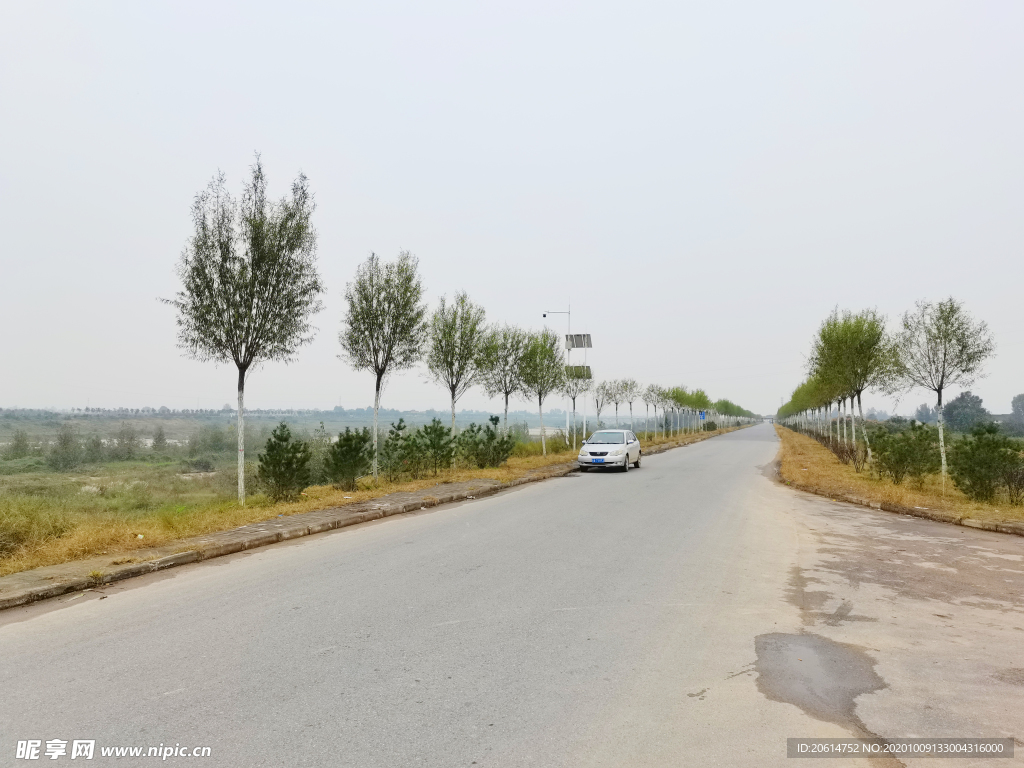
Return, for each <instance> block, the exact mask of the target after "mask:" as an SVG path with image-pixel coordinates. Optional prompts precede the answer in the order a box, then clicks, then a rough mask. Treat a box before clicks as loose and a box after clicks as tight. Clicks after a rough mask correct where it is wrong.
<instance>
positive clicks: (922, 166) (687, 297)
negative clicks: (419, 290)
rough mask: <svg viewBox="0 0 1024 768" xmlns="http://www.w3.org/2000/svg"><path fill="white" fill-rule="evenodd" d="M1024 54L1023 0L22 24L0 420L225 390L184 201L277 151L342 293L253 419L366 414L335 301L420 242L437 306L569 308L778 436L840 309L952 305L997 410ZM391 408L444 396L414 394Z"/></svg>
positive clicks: (15, 29) (666, 378) (403, 392)
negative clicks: (185, 297) (187, 317)
mask: <svg viewBox="0 0 1024 768" xmlns="http://www.w3.org/2000/svg"><path fill="white" fill-rule="evenodd" d="M1022 41H1024V4H1021V3H1020V2H1000V3H996V2H971V3H966V2H956V3H942V2H934V1H932V0H929V1H928V2H919V3H911V2H898V3H893V2H884V3H883V2H877V3H870V2H863V1H861V0H858V2H849V3H842V2H828V3H822V2H807V3H785V2H783V3H753V2H751V3H694V4H686V3H680V2H665V3H643V2H632V3H617V4H610V3H601V2H594V0H590V1H589V2H578V3H558V2H551V0H545V2H524V0H517V1H516V2H507V3H481V2H464V3H455V2H444V1H443V0H435V2H431V3H413V2H406V3H402V2H380V1H379V0H378V1H377V2H373V3H324V4H322V5H314V4H302V3H296V2H289V3H280V2H278V3H273V4H269V3H268V4H263V5H260V4H256V3H238V4H229V3H216V2H203V3H186V2H180V1H178V2H173V3H162V4H160V3H127V2H126V3H120V4H111V3H101V2H88V3H70V2H65V3H61V2H51V3H15V2H9V3H4V4H3V7H2V9H0V105H2V107H0V109H2V118H0V138H2V142H3V151H2V152H0V231H2V232H3V248H2V251H0V254H2V255H0V329H2V336H0V351H2V361H3V362H2V369H0V370H2V375H0V406H5V407H10V406H15V405H17V406H22V407H42V406H55V407H70V406H77V407H84V406H86V405H87V404H91V405H93V406H118V405H124V406H133V407H139V406H145V405H151V406H154V407H155V406H160V405H167V406H168V407H171V408H195V407H197V406H199V407H204V408H209V407H219V406H220V405H222V404H223V403H226V402H233V398H234V386H235V373H234V369H233V367H232V368H230V369H229V368H227V367H224V366H221V367H219V368H218V367H216V366H214V365H212V364H200V363H196V362H193V361H190V360H187V359H185V358H184V357H182V355H181V354H180V352H179V351H178V350H177V349H176V347H175V329H174V316H173V312H172V310H171V309H170V308H169V307H167V306H165V305H163V304H160V303H159V302H158V300H157V299H158V297H168V296H171V295H172V294H173V293H174V291H175V290H176V286H177V282H176V277H175V272H174V267H175V262H176V260H177V259H178V257H179V254H180V253H181V250H182V248H183V246H184V244H185V242H186V240H187V238H188V236H189V231H190V218H189V206H190V204H191V202H192V199H193V196H194V195H195V194H196V193H197V192H198V191H199V190H201V189H202V188H203V187H204V186H205V185H206V183H207V182H208V181H209V179H210V178H211V176H212V175H213V174H214V173H215V172H216V171H217V170H218V169H222V170H223V171H224V172H225V173H226V174H227V176H228V182H229V184H230V185H231V187H232V188H233V189H234V190H235V191H238V190H240V188H241V184H242V182H243V180H244V177H245V174H246V172H247V168H248V166H249V165H250V164H251V162H252V160H253V153H254V152H255V151H259V152H261V153H262V157H263V161H264V166H265V169H266V171H267V173H268V176H269V178H270V184H271V192H272V193H273V194H274V195H275V196H280V195H283V194H285V192H286V191H287V189H288V185H289V183H290V182H291V180H292V179H293V178H294V176H295V175H296V174H297V173H298V171H299V170H302V171H303V172H305V173H306V174H307V175H308V176H309V178H310V182H311V185H312V188H313V190H314V191H315V194H316V200H317V203H318V209H317V213H316V215H315V222H316V226H317V228H318V231H319V234H320V239H319V260H320V266H321V270H322V274H323V276H324V278H325V281H326V284H327V285H328V286H329V292H328V294H327V295H326V297H325V300H324V304H325V309H324V311H323V312H322V313H321V314H320V315H319V316H318V317H317V319H316V325H317V327H318V328H319V333H318V336H317V338H316V341H315V342H314V343H313V344H312V345H310V346H308V347H305V348H304V349H303V350H302V351H301V353H300V355H299V359H298V360H297V362H295V363H293V364H291V365H287V366H285V365H281V364H270V365H266V366H265V367H263V368H262V369H260V370H258V371H256V372H255V373H254V374H253V375H252V376H251V377H250V380H249V384H248V389H247V391H248V396H247V401H248V403H249V404H250V405H251V406H253V407H332V406H334V405H338V404H341V405H344V406H346V407H363V406H366V405H369V404H370V403H371V402H372V394H373V382H372V377H371V376H370V375H369V374H366V373H361V372H354V371H352V370H350V369H349V368H348V367H347V366H346V365H345V364H344V363H343V362H341V361H340V360H338V358H337V354H338V352H339V347H338V342H337V333H338V330H339V327H340V321H341V316H342V311H343V302H342V293H343V290H344V287H345V283H346V281H348V280H350V279H351V278H352V275H353V273H354V271H355V268H356V265H357V264H358V263H359V262H360V261H361V260H363V259H364V258H365V257H366V256H367V254H368V253H369V252H370V251H371V250H372V251H376V252H377V253H379V254H381V255H383V256H385V257H388V258H390V257H393V256H394V255H395V254H397V252H398V251H399V250H400V249H409V250H411V251H412V252H413V253H415V254H416V255H417V256H418V257H419V259H420V263H421V267H422V272H423V276H424V280H425V284H426V286H427V288H428V292H429V298H430V301H431V303H432V304H433V303H434V302H435V301H436V299H437V297H439V296H440V295H441V294H444V293H448V294H450V293H452V292H453V291H456V290H460V289H465V290H466V291H468V292H469V294H470V296H471V297H472V298H473V299H474V300H476V301H477V302H479V303H481V304H482V305H484V306H485V307H486V309H487V313H488V319H489V320H493V321H504V322H510V323H516V324H520V325H523V326H527V327H535V328H539V327H541V326H542V325H543V323H544V322H545V321H544V320H543V319H542V318H541V313H542V312H543V311H544V310H554V309H564V308H565V307H566V306H567V304H568V303H569V302H570V301H571V303H572V307H573V317H572V319H573V329H574V330H576V331H585V332H590V333H591V334H592V335H593V338H594V345H595V347H594V349H593V350H592V354H591V355H590V362H591V364H592V365H593V367H594V370H595V375H596V376H598V377H599V378H618V377H623V376H631V377H634V378H636V379H638V380H640V381H642V382H644V383H648V382H657V383H660V384H664V385H673V384H685V385H688V386H691V387H703V388H704V389H706V390H707V391H708V393H709V394H711V395H712V397H715V398H718V397H728V398H730V399H732V400H734V401H736V402H738V403H740V404H741V405H744V406H746V407H748V408H751V409H753V410H756V411H760V412H765V413H768V412H774V410H775V409H776V408H777V407H778V405H779V402H780V398H782V397H786V398H788V395H789V393H790V391H791V390H792V389H793V387H794V386H795V385H796V384H797V383H799V381H800V380H801V378H802V376H803V365H804V356H805V354H806V351H807V349H808V346H809V342H810V338H811V336H812V334H813V333H814V331H815V329H816V327H817V326H818V324H819V323H820V322H821V320H822V319H823V318H824V317H825V316H826V315H827V314H828V312H829V311H830V310H831V309H832V308H833V307H834V306H836V305H839V306H840V307H842V308H850V309H861V308H864V307H871V306H874V307H878V308H879V309H880V310H881V311H883V312H885V313H887V314H888V315H889V317H890V319H893V320H894V319H895V318H896V316H897V315H898V314H899V313H901V312H903V311H904V310H906V309H908V308H909V307H911V306H912V305H913V302H914V301H915V300H916V299H921V298H932V299H937V298H942V297H945V296H947V295H950V294H952V295H954V296H956V297H958V298H960V299H962V300H963V301H964V302H966V304H967V306H968V307H969V309H970V310H971V311H972V312H973V313H974V314H975V315H976V316H978V317H981V318H983V319H984V320H986V321H987V322H988V323H989V325H990V326H991V329H992V331H993V332H994V335H995V338H996V342H997V345H998V356H997V358H996V359H995V360H994V361H993V362H992V363H991V365H990V366H989V368H988V371H989V374H990V375H989V376H988V378H986V379H985V380H983V381H982V382H980V383H979V384H978V385H976V386H975V387H974V391H975V392H976V393H978V394H980V395H981V396H982V397H983V398H984V400H985V403H986V405H987V406H988V407H989V408H990V409H991V410H994V411H997V412H1005V411H1007V410H1008V409H1009V401H1010V398H1011V397H1012V396H1013V395H1015V394H1017V393H1020V392H1024V342H1022V334H1021V330H1022V329H1021V325H1022V314H1021V284H1022V276H1024V268H1022V258H1021V257H1022V254H1021V243H1022V240H1024V148H1022V138H1024V99H1022V98H1021V94H1022V92H1024V45H1022ZM548 322H549V323H550V325H551V327H553V328H554V329H556V330H558V331H563V330H564V318H563V317H561V316H558V317H555V318H549V320H548ZM950 394H955V391H954V392H952V393H950ZM926 399H930V398H929V397H927V396H926V394H925V393H915V394H913V395H910V396H909V397H908V398H906V399H905V400H904V402H903V406H902V410H907V409H908V408H911V407H912V406H914V405H916V404H917V403H919V402H923V401H924V400H926ZM384 402H385V404H386V405H388V406H391V407H400V408H415V409H423V408H430V407H437V408H444V407H446V404H447V401H446V395H445V393H444V391H443V390H442V389H441V388H440V387H438V386H436V385H435V384H433V383H429V382H428V381H427V380H426V379H425V378H424V376H423V373H422V372H421V371H412V372H408V373H406V374H404V375H401V376H398V377H396V378H394V379H393V381H392V382H391V384H390V385H389V388H388V390H387V392H386V393H385V399H384ZM870 402H872V403H876V404H879V405H885V403H884V402H883V401H882V400H880V399H878V398H871V399H870ZM552 404H553V405H556V403H552ZM462 405H465V406H467V407H493V408H497V407H498V404H497V402H496V401H492V402H491V404H490V406H488V401H487V400H486V398H485V397H484V396H483V395H482V393H479V392H477V391H473V392H470V393H469V394H468V395H466V396H465V398H464V399H463V401H462Z"/></svg>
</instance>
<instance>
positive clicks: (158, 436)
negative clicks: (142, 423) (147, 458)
mask: <svg viewBox="0 0 1024 768" xmlns="http://www.w3.org/2000/svg"><path fill="white" fill-rule="evenodd" d="M153 450H154V451H156V452H158V453H159V452H162V451H166V450H167V435H166V434H165V433H164V427H163V425H162V424H160V425H158V426H157V428H156V432H154V433H153Z"/></svg>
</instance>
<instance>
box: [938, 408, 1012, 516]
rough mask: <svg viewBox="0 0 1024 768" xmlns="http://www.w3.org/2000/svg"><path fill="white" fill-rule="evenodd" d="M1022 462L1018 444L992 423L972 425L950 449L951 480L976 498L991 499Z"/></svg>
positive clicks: (965, 492) (981, 499) (978, 499)
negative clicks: (967, 434)
mask: <svg viewBox="0 0 1024 768" xmlns="http://www.w3.org/2000/svg"><path fill="white" fill-rule="evenodd" d="M1021 463H1022V459H1021V446H1020V445H1019V444H1018V443H1017V441H1015V440H1013V439H1012V438H1010V437H1007V436H1006V435H1004V434H1001V433H1000V432H999V427H998V426H997V425H995V424H979V425H977V426H975V427H974V429H972V430H971V435H970V437H965V438H964V439H963V440H960V441H958V442H957V443H956V444H955V445H954V447H953V450H951V451H950V475H951V476H952V478H953V482H954V483H956V486H957V488H959V489H960V490H961V491H963V492H964V494H965V495H966V496H967V497H968V498H971V499H974V500H975V501H987V502H990V501H993V500H994V499H995V497H996V493H997V492H998V491H999V490H1000V488H1002V487H1004V486H1005V485H1006V483H1007V480H1011V481H1014V482H1015V480H1016V473H1017V472H1018V470H1019V468H1020V467H1021ZM1017 495H1018V498H1019V493H1018V494H1017Z"/></svg>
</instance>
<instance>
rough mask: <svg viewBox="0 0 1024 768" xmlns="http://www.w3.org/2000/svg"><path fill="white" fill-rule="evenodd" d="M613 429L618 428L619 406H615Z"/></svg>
mask: <svg viewBox="0 0 1024 768" xmlns="http://www.w3.org/2000/svg"><path fill="white" fill-rule="evenodd" d="M615 428H616V429H618V428H619V404H618V403H616V404H615Z"/></svg>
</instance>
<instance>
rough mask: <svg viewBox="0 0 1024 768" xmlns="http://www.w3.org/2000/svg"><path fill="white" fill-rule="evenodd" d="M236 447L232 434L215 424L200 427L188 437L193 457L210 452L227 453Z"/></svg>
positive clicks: (190, 455) (190, 453)
mask: <svg viewBox="0 0 1024 768" xmlns="http://www.w3.org/2000/svg"><path fill="white" fill-rule="evenodd" d="M234 447H235V446H234V444H233V441H232V439H231V436H230V435H229V434H228V433H227V432H225V431H224V430H223V429H220V428H219V427H214V426H203V427H200V428H199V430H198V431H197V432H193V433H192V434H191V435H190V436H189V438H188V455H189V457H191V458H195V457H197V456H201V455H203V454H210V453H227V452H229V451H231V450H232V449H233V448H234Z"/></svg>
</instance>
